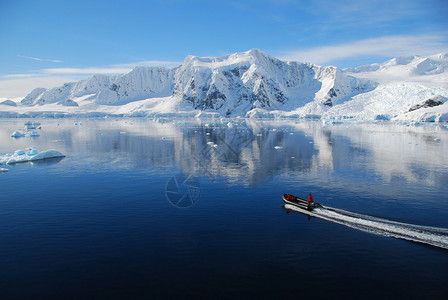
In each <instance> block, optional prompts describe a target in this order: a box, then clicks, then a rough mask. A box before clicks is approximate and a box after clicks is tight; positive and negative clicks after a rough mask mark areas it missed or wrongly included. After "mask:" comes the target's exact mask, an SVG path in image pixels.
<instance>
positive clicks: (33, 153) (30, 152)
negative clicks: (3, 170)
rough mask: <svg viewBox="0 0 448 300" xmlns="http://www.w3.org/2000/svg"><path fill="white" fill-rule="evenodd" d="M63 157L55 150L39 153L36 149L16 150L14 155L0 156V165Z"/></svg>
mask: <svg viewBox="0 0 448 300" xmlns="http://www.w3.org/2000/svg"><path fill="white" fill-rule="evenodd" d="M64 156H65V155H64V154H62V153H61V152H59V151H56V150H48V151H42V152H39V150H37V149H36V148H28V149H26V151H25V150H17V151H15V152H14V154H9V153H8V154H5V155H0V164H15V163H20V162H28V161H35V160H41V159H47V158H56V157H64Z"/></svg>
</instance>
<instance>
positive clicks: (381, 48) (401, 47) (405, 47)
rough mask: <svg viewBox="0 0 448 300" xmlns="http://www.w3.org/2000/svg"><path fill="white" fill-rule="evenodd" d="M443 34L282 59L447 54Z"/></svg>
mask: <svg viewBox="0 0 448 300" xmlns="http://www.w3.org/2000/svg"><path fill="white" fill-rule="evenodd" d="M447 40H448V39H447V36H446V35H442V34H440V35H417V36H385V37H379V38H371V39H365V40H359V41H354V42H350V43H345V44H339V45H333V46H321V47H316V48H310V49H304V50H295V51H285V52H283V53H281V54H280V55H279V57H280V58H281V59H283V60H289V61H306V62H312V63H316V64H326V63H331V62H332V61H336V60H341V59H347V58H350V59H353V58H359V57H368V56H376V57H379V56H382V57H398V56H406V55H431V54H436V53H440V52H446V51H448V42H447Z"/></svg>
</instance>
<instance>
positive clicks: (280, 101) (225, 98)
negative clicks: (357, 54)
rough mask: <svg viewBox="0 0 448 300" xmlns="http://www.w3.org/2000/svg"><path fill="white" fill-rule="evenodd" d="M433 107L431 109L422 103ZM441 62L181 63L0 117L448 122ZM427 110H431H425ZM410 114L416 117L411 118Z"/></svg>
mask: <svg viewBox="0 0 448 300" xmlns="http://www.w3.org/2000/svg"><path fill="white" fill-rule="evenodd" d="M432 99H439V100H438V101H436V102H437V106H428V105H425V103H428V101H432ZM446 99H448V55H447V54H438V55H433V56H430V57H420V56H412V57H401V58H394V59H392V60H389V61H387V62H384V63H381V64H379V63H376V64H372V65H367V66H361V67H357V68H351V69H339V68H337V67H334V66H319V65H316V64H312V63H300V62H291V61H282V60H280V59H277V58H275V57H272V56H270V55H269V54H267V53H265V52H263V51H261V50H259V49H252V50H249V51H246V52H239V53H233V54H229V55H225V56H221V57H197V56H192V55H190V56H187V57H186V58H185V59H184V61H183V62H182V63H181V64H180V65H179V66H178V67H175V68H165V67H136V68H134V69H133V70H131V71H129V72H127V73H124V74H119V75H112V76H106V75H94V76H92V77H90V78H88V79H85V80H81V81H78V82H72V83H66V84H64V85H62V86H60V87H55V88H51V89H43V88H36V89H34V90H33V91H32V92H31V93H29V94H28V95H27V96H26V97H25V98H23V99H22V100H21V101H20V102H19V103H16V105H11V103H10V102H9V101H8V102H7V104H8V105H5V104H3V105H0V117H18V116H20V117H34V116H41V117H63V116H86V117H101V116H134V117H146V116H163V117H178V116H180V117H186V116H197V117H210V116H211V117H248V118H318V119H323V120H331V121H332V122H336V121H343V120H356V121H375V120H396V121H419V122H420V121H427V122H446V121H447V120H448V104H447V101H446ZM431 103H432V102H431ZM412 107H417V108H418V109H415V110H412V111H411V110H410V109H411V108H412Z"/></svg>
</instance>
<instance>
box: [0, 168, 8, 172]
mask: <svg viewBox="0 0 448 300" xmlns="http://www.w3.org/2000/svg"><path fill="white" fill-rule="evenodd" d="M4 172H8V169H5V168H0V173H4Z"/></svg>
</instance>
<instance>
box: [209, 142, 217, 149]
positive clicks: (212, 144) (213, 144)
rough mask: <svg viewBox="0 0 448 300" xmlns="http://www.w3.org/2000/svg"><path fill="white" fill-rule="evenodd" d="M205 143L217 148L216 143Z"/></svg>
mask: <svg viewBox="0 0 448 300" xmlns="http://www.w3.org/2000/svg"><path fill="white" fill-rule="evenodd" d="M207 145H209V146H210V147H213V148H218V145H217V144H215V143H213V142H207Z"/></svg>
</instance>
